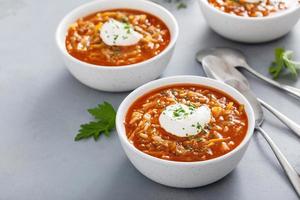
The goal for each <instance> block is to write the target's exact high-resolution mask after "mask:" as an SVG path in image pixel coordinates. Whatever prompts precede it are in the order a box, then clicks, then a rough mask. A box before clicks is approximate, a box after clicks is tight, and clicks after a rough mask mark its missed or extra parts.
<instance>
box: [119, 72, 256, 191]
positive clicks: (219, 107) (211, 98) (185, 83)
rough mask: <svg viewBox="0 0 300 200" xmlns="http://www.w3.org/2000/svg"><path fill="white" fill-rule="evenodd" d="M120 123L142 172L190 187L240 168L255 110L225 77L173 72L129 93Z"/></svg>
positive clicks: (127, 150)
mask: <svg viewBox="0 0 300 200" xmlns="http://www.w3.org/2000/svg"><path fill="white" fill-rule="evenodd" d="M170 91H171V92H172V94H171V93H170ZM174 92H175V93H174ZM170 95H171V97H170ZM189 96H190V97H189ZM225 98H226V99H225ZM154 99H156V101H154ZM175 99H176V102H174V100H175ZM152 100H153V101H152ZM158 101H159V102H158ZM155 114H157V115H156V116H155ZM225 115H227V116H225ZM222 118H223V119H222ZM149 121H150V123H149ZM229 123H233V125H232V126H231V125H229ZM226 126H228V127H227V128H225V127H226ZM229 126H230V128H229ZM116 127H117V131H118V135H119V139H120V141H121V144H122V146H123V149H124V151H125V153H126V155H127V157H128V158H129V160H130V161H131V162H132V163H133V165H134V166H135V167H136V168H137V169H138V170H139V171H140V172H141V173H142V174H144V175H145V176H147V177H148V178H150V179H152V180H154V181H156V182H158V183H161V184H164V185H168V186H173V187H182V188H190V187H198V186H203V185H207V184H209V183H212V182H215V181H217V180H219V179H221V178H222V177H224V176H225V175H227V174H228V173H230V172H231V171H232V170H233V169H234V168H235V167H236V165H237V164H238V162H239V161H240V159H241V158H242V156H243V155H244V153H245V151H246V149H247V146H248V144H249V141H250V138H251V136H252V134H253V130H254V114H253V110H252V108H251V106H250V104H249V102H248V101H247V100H246V99H245V98H244V96H242V95H241V94H240V93H239V92H238V91H237V90H235V89H234V88H232V87H230V86H228V85H226V84H224V83H222V82H219V81H216V80H212V79H209V78H203V77H197V76H174V77H168V78H163V79H159V80H156V81H152V82H149V83H147V84H145V85H143V86H141V87H139V88H137V89H136V90H134V91H133V92H132V93H130V94H129V95H128V96H127V97H126V98H125V99H124V101H123V102H122V103H121V105H120V107H119V109H118V112H117V117H116ZM221 129H222V130H221Z"/></svg>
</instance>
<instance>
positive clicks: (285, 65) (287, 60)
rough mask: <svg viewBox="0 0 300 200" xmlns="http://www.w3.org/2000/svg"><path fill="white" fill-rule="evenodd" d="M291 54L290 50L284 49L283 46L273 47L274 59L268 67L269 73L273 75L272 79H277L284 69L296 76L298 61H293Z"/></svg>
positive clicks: (298, 66) (298, 67)
mask: <svg viewBox="0 0 300 200" xmlns="http://www.w3.org/2000/svg"><path fill="white" fill-rule="evenodd" d="M292 55H293V52H292V51H286V50H284V49H283V48H276V49H275V61H274V62H272V65H271V66H270V67H269V73H270V74H271V75H272V76H273V79H277V78H278V77H279V76H280V74H281V73H282V72H283V71H284V70H285V69H287V70H289V71H290V73H291V74H292V75H293V76H294V77H297V75H298V73H297V70H299V69H300V63H299V62H295V61H293V60H292Z"/></svg>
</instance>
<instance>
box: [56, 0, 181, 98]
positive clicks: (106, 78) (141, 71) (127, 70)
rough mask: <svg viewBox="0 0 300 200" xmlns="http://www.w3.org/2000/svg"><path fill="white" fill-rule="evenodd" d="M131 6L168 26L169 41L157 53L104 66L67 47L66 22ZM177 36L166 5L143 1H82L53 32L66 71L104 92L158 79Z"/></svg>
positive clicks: (132, 86) (67, 25) (115, 90)
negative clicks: (73, 53)
mask: <svg viewBox="0 0 300 200" xmlns="http://www.w3.org/2000/svg"><path fill="white" fill-rule="evenodd" d="M116 8H130V9H136V10H141V11H145V12H147V13H150V14H153V15H155V16H157V17H159V18H160V19H161V20H162V21H163V22H164V23H165V24H166V25H167V26H168V28H169V30H170V33H171V41H170V44H169V45H168V46H167V48H166V49H164V50H163V51H162V52H161V53H160V54H158V55H157V56H155V57H153V58H150V59H148V60H146V61H144V62H140V63H136V64H132V65H125V66H119V67H106V66H99V65H93V64H89V63H86V62H82V61H80V60H78V59H76V58H74V57H72V56H71V55H70V54H69V53H68V52H67V50H66V47H65V37H66V33H67V30H68V28H69V25H70V24H72V23H74V22H75V21H76V20H77V19H79V18H80V17H84V16H86V15H88V14H91V13H93V12H97V11H101V10H108V9H116ZM177 37H178V25H177V22H176V20H175V18H174V16H173V15H172V14H171V13H170V12H169V11H167V10H166V9H165V8H163V7H161V6H159V5H157V4H155V3H152V2H150V1H145V0H121V1H120V0H101V1H93V2H90V3H87V4H84V5H82V6H80V7H78V8H76V9H74V10H73V11H71V12H70V13H69V14H68V15H66V16H65V17H64V18H63V19H62V21H61V22H60V24H59V25H58V28H57V31H56V42H57V45H58V48H59V50H60V52H61V54H62V57H63V60H64V62H65V65H66V66H67V67H68V69H69V71H70V72H71V73H72V74H73V76H74V77H76V78H77V79H78V80H79V81H80V82H82V83H83V84H85V85H87V86H89V87H92V88H95V89H99V90H104V91H111V92H118V91H128V90H132V89H134V88H136V87H138V86H140V85H142V84H144V83H147V82H149V81H151V80H153V79H155V78H157V77H158V76H159V75H160V74H161V73H162V72H163V71H164V69H165V68H166V66H167V64H168V62H169V60H170V58H171V55H172V53H173V50H174V46H175V43H176V40H177Z"/></svg>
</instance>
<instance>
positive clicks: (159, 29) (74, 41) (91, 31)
mask: <svg viewBox="0 0 300 200" xmlns="http://www.w3.org/2000/svg"><path fill="white" fill-rule="evenodd" d="M170 37H171V36H170V31H169V29H168V27H167V26H166V24H165V23H164V22H163V21H162V20H161V19H159V18H158V17H156V16H154V15H151V14H149V13H146V12H143V11H139V10H132V9H114V10H107V11H99V12H96V13H93V14H90V15H88V16H86V17H83V18H80V19H78V20H77V21H76V22H75V23H74V24H72V25H71V26H70V28H69V30H68V33H67V36H66V44H65V45H66V48H67V51H68V53H69V54H70V55H71V56H73V57H75V58H77V59H79V60H81V61H84V62H87V63H90V64H95V65H101V66H122V65H130V64H134V63H139V62H142V61H145V60H148V59H150V58H152V57H154V56H156V55H158V54H160V53H161V52H162V51H163V50H164V49H165V48H166V47H167V46H168V44H169V43H170Z"/></svg>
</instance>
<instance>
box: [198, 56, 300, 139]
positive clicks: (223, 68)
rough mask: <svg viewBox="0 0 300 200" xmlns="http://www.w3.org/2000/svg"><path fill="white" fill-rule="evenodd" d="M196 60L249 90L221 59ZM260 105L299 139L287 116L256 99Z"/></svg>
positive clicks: (298, 130)
mask: <svg viewBox="0 0 300 200" xmlns="http://www.w3.org/2000/svg"><path fill="white" fill-rule="evenodd" d="M197 60H198V61H199V62H200V63H201V64H202V66H203V67H210V68H212V69H213V70H214V71H215V72H219V71H220V72H219V73H218V75H219V76H220V77H219V78H220V79H221V80H227V79H232V77H234V78H235V79H238V80H239V81H240V82H242V83H243V84H244V85H246V86H247V87H249V88H250V86H249V82H248V80H247V79H246V78H245V77H244V75H243V74H241V73H240V72H239V71H238V70H236V69H235V68H233V67H230V66H228V64H227V63H225V62H224V61H223V59H221V58H219V57H217V56H214V55H208V56H206V57H201V56H200V57H197ZM257 100H258V101H259V102H260V103H261V105H263V106H264V107H265V108H266V109H267V110H269V111H270V112H271V113H272V114H274V115H275V116H276V117H277V118H278V119H279V120H280V121H282V122H283V123H284V124H285V125H286V126H287V127H288V128H290V129H291V130H292V131H293V132H294V133H295V134H297V135H298V136H299V137H300V125H299V124H297V123H296V122H294V121H293V120H291V119H289V118H288V117H287V116H285V115H284V114H282V113H281V112H279V111H278V110H276V109H275V108H273V107H272V106H270V105H269V104H267V103H266V102H264V101H263V100H261V99H257Z"/></svg>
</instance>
